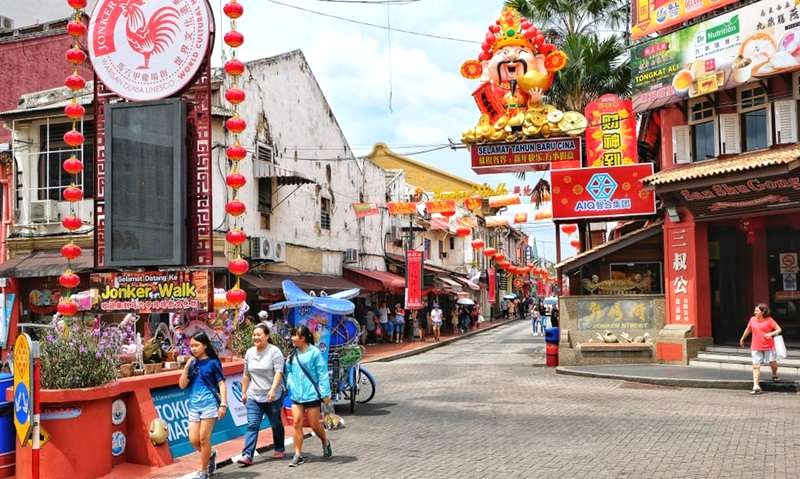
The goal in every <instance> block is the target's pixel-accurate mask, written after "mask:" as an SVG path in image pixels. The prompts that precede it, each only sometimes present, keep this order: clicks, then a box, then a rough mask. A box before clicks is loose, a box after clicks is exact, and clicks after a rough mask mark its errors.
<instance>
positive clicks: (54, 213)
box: [31, 200, 58, 223]
mask: <svg viewBox="0 0 800 479" xmlns="http://www.w3.org/2000/svg"><path fill="white" fill-rule="evenodd" d="M57 220H58V203H57V202H56V201H55V200H38V201H31V222H32V223H50V222H54V221H57Z"/></svg>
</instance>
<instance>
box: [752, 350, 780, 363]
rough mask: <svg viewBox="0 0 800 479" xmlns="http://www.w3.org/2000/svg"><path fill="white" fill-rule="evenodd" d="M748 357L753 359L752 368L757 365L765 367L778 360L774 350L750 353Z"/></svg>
mask: <svg viewBox="0 0 800 479" xmlns="http://www.w3.org/2000/svg"><path fill="white" fill-rule="evenodd" d="M750 356H751V357H752V358H753V366H757V365H759V364H763V365H767V364H769V363H771V362H772V361H777V360H778V355H777V354H775V350H774V349H768V350H766V351H750Z"/></svg>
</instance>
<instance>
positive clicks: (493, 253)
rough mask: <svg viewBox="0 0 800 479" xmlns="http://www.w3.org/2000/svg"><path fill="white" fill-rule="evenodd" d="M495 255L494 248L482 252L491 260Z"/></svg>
mask: <svg viewBox="0 0 800 479" xmlns="http://www.w3.org/2000/svg"><path fill="white" fill-rule="evenodd" d="M496 254H497V250H496V249H494V248H486V249H485V250H483V255H484V256H486V257H487V258H493V257H494V255H496Z"/></svg>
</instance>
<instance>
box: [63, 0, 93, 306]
mask: <svg viewBox="0 0 800 479" xmlns="http://www.w3.org/2000/svg"><path fill="white" fill-rule="evenodd" d="M86 3H87V0H67V4H68V5H69V6H70V7H72V9H73V10H74V13H73V17H72V19H71V20H70V21H69V23H67V33H68V34H69V35H70V36H71V37H72V46H71V47H70V49H69V50H67V52H66V55H65V57H66V60H67V62H68V63H69V64H70V65H72V73H71V74H70V75H69V76H67V78H65V79H64V85H65V86H66V87H67V88H69V89H70V90H71V91H72V98H71V99H70V102H69V103H68V104H67V106H65V107H64V114H65V115H66V116H67V118H69V119H70V120H72V129H71V130H70V131H68V132H66V133H65V134H64V143H66V144H67V145H68V146H69V147H70V148H74V149H78V148H82V147H83V143H84V141H85V138H84V136H83V133H81V132H80V131H78V122H81V125H82V124H83V118H84V116H85V115H86V108H84V107H83V105H81V104H80V102H79V101H78V92H79V91H80V90H82V89H83V88H85V87H86V80H85V79H84V78H83V77H82V76H81V74H80V66H81V65H83V64H84V62H86V52H84V51H83V48H81V41H80V39H81V37H83V36H84V35H86V25H85V24H84V23H83V11H84V9H85V8H86ZM81 130H83V128H81ZM81 157H83V155H81ZM62 167H63V168H64V171H66V172H67V173H68V174H69V175H72V177H73V180H72V182H71V183H70V185H69V186H68V187H66V188H65V189H64V191H63V193H62V195H63V198H64V200H66V201H67V202H69V215H68V216H66V217H64V219H62V220H61V225H62V226H64V228H65V229H67V231H69V232H70V233H74V232H75V231H76V230H78V229H79V228H80V227H81V226H83V220H81V219H80V218H79V217H78V214H77V212H76V206H75V204H76V203H77V202H78V201H81V200H83V190H82V189H81V188H80V187H79V186H77V185H78V183H80V179H79V177H78V176H79V175H80V174H81V173H82V172H83V161H81V160H80V159H78V157H77V155H75V154H74V153H73V154H72V155H70V157H69V158H67V159H66V160H64V163H63V164H62ZM80 255H81V247H80V246H78V245H77V244H75V241H74V238H70V240H69V242H68V243H67V244H65V245H64V246H62V247H61V256H63V257H64V258H65V259H66V260H67V267H66V268H65V269H64V272H63V273H61V276H59V278H58V283H59V284H60V285H61V287H62V288H64V289H65V290H66V291H64V293H63V294H62V295H61V299H60V300H59V302H58V306H57V311H58V312H59V313H60V314H61V315H63V316H75V315H76V314H78V304H77V303H76V302H75V301H73V300H72V290H73V289H75V288H77V287H78V285H79V284H80V282H81V279H80V277H79V276H78V275H77V274H75V273H73V272H72V261H73V260H75V259H76V258H78V257H79V256H80Z"/></svg>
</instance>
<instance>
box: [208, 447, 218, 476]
mask: <svg viewBox="0 0 800 479" xmlns="http://www.w3.org/2000/svg"><path fill="white" fill-rule="evenodd" d="M215 472H217V451H216V449H215V450H213V451H211V456H210V457H209V458H208V475H209V476H210V475H211V474H214V473H215Z"/></svg>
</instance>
